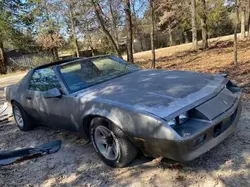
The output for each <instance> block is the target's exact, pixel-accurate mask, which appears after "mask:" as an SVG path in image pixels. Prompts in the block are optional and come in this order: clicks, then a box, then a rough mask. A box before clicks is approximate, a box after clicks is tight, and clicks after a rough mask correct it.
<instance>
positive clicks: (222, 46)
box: [135, 38, 250, 93]
mask: <svg viewBox="0 0 250 187" xmlns="http://www.w3.org/2000/svg"><path fill="white" fill-rule="evenodd" d="M238 58H239V62H238V66H237V67H234V65H233V59H234V55H233V41H232V40H231V39H230V38H229V39H228V40H214V41H212V42H211V43H210V48H209V49H208V50H205V51H202V50H198V51H193V50H192V49H191V44H184V45H179V46H173V47H168V48H162V49H158V50H156V59H157V60H156V68H157V69H170V70H173V69H178V70H186V71H199V72H204V73H227V74H228V75H229V78H230V79H232V80H234V81H236V82H237V83H238V84H239V85H240V86H241V87H242V88H244V91H245V93H250V76H249V74H248V73H249V72H250V40H241V41H240V42H239V54H238ZM135 61H136V63H138V64H140V65H141V66H142V67H143V68H150V65H151V64H150V63H151V52H150V51H146V52H141V53H137V54H135Z"/></svg>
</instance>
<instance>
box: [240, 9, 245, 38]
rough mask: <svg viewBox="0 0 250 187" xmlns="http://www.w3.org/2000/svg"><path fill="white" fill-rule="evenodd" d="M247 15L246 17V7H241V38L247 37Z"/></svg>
mask: <svg viewBox="0 0 250 187" xmlns="http://www.w3.org/2000/svg"><path fill="white" fill-rule="evenodd" d="M245 17H246V8H245V7H242V8H241V38H242V39H245V37H246V28H245V23H246V21H245Z"/></svg>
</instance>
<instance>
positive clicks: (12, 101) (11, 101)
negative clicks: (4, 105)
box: [10, 99, 18, 104]
mask: <svg viewBox="0 0 250 187" xmlns="http://www.w3.org/2000/svg"><path fill="white" fill-rule="evenodd" d="M14 102H16V103H18V102H17V101H15V100H14V99H12V100H10V103H11V104H13V103H14Z"/></svg>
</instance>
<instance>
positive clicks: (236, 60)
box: [234, 0, 239, 66]
mask: <svg viewBox="0 0 250 187" xmlns="http://www.w3.org/2000/svg"><path fill="white" fill-rule="evenodd" d="M235 13H236V21H235V25H234V66H237V65H238V48H237V40H238V38H237V29H238V23H239V4H238V0H235Z"/></svg>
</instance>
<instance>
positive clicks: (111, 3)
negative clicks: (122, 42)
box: [108, 0, 119, 47]
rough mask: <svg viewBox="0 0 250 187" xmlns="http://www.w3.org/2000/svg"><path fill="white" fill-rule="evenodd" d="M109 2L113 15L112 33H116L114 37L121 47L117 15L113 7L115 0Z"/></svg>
mask: <svg viewBox="0 0 250 187" xmlns="http://www.w3.org/2000/svg"><path fill="white" fill-rule="evenodd" d="M108 4H109V9H110V15H111V27H112V33H113V35H114V39H115V41H116V44H117V46H118V47H119V44H118V43H119V41H118V32H117V20H116V15H115V11H114V8H113V4H114V1H113V0H108Z"/></svg>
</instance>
